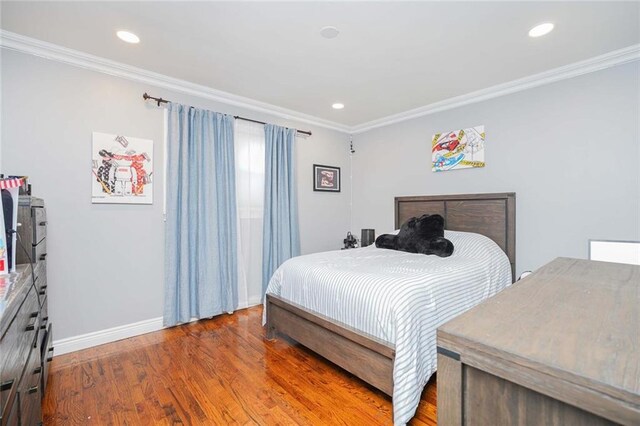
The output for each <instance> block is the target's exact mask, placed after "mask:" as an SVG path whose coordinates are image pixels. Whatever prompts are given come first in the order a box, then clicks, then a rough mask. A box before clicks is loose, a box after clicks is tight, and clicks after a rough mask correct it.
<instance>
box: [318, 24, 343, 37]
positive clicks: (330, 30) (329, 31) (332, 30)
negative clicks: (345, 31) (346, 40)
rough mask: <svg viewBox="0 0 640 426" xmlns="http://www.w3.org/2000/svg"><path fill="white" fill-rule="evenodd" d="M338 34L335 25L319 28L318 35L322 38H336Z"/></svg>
mask: <svg viewBox="0 0 640 426" xmlns="http://www.w3.org/2000/svg"><path fill="white" fill-rule="evenodd" d="M338 34H340V31H339V30H338V29H337V28H336V27H331V26H328V27H322V28H320V35H321V36H322V37H324V38H336V37H338Z"/></svg>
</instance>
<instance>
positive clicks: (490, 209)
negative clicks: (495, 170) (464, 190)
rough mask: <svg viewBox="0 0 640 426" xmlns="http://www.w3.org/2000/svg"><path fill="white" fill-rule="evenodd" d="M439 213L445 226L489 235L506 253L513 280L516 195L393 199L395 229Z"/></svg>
mask: <svg viewBox="0 0 640 426" xmlns="http://www.w3.org/2000/svg"><path fill="white" fill-rule="evenodd" d="M423 214H439V215H441V216H442V217H444V221H445V225H444V227H445V229H448V230H451V231H462V232H475V233H477V234H482V235H485V236H487V237H489V238H491V239H492V240H493V241H494V242H495V243H496V244H497V245H498V246H499V247H500V248H501V249H502V250H503V251H504V252H505V253H506V255H507V257H508V258H509V262H510V263H511V274H512V277H513V278H514V279H515V270H516V269H515V265H516V194H515V193H514V192H504V193H491V194H458V195H421V196H409V197H396V198H395V228H396V229H399V228H400V226H401V225H402V224H403V223H404V222H405V221H406V220H407V219H410V218H411V217H414V216H421V215H423Z"/></svg>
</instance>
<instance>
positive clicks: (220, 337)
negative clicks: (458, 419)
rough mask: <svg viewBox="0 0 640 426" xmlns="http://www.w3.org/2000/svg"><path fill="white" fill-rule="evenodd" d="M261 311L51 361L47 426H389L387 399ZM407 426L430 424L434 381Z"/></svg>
mask: <svg viewBox="0 0 640 426" xmlns="http://www.w3.org/2000/svg"><path fill="white" fill-rule="evenodd" d="M261 318H262V307H255V308H250V309H245V310H242V311H238V312H236V313H234V314H233V315H221V316H219V317H216V318H214V319H211V320H203V321H198V322H195V323H190V324H187V325H183V326H178V327H173V328H170V329H166V330H162V331H158V332H155V333H150V334H146V335H143V336H138V337H134V338H130V339H126V340H122V341H119V342H115V343H110V344H107V345H102V346H99V347H96V348H91V349H87V350H84V351H80V352H75V353H71V354H67V355H62V356H58V357H55V358H54V360H53V362H52V365H51V373H50V376H49V383H48V386H47V393H46V398H45V400H44V401H43V414H44V423H45V425H70V424H78V425H80V424H82V425H84V424H90V425H91V424H93V425H124V424H129V425H138V424H140V425H156V424H201V425H202V424H206V425H254V424H257V425H294V424H297V425H389V424H392V411H391V398H389V397H388V396H386V395H384V394H383V393H382V392H380V391H378V390H375V389H373V388H372V387H370V386H369V385H367V384H365V383H364V382H362V381H360V380H359V379H357V378H356V377H354V376H352V375H351V374H349V373H347V372H345V371H344V370H342V369H340V368H339V367H336V366H335V365H333V364H331V363H330V362H328V361H326V360H324V359H323V358H321V357H319V356H318V355H316V354H314V353H313V352H311V351H309V350H307V349H306V348H304V347H302V346H300V345H297V344H295V343H294V342H293V341H291V340H287V339H285V338H283V337H279V338H278V340H276V341H267V340H264V330H263V328H262V326H261ZM411 424H412V425H435V424H436V383H435V379H432V380H431V382H430V383H429V384H428V385H427V386H426V388H425V391H424V393H423V395H422V401H421V403H420V406H419V408H418V413H417V415H416V417H415V418H414V419H413V420H412V422H411Z"/></svg>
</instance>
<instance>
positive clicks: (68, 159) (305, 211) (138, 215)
mask: <svg viewBox="0 0 640 426" xmlns="http://www.w3.org/2000/svg"><path fill="white" fill-rule="evenodd" d="M0 51H1V54H2V144H1V145H2V147H1V152H2V158H1V159H0V168H1V169H0V170H1V171H2V172H3V173H7V174H24V175H28V176H29V177H30V181H31V183H32V184H33V192H34V195H36V196H38V197H43V198H44V199H45V200H46V202H47V206H48V216H49V224H50V227H49V231H48V232H49V233H48V237H47V247H48V250H49V257H48V259H49V262H48V279H49V289H50V296H49V297H50V299H49V310H50V313H51V318H52V321H53V323H55V327H56V332H55V338H56V339H61V338H66V337H70V336H75V335H79V334H84V333H88V332H93V331H98V330H103V329H106V328H110V327H115V326H119V325H124V324H129V323H132V322H136V321H141V320H146V319H150V318H155V317H159V316H161V315H162V298H163V296H162V295H163V256H164V249H163V247H164V235H163V230H164V223H163V220H162V194H163V190H162V189H163V188H162V163H163V158H162V142H163V113H162V110H161V109H159V108H157V107H155V106H154V105H153V104H152V103H145V102H143V100H142V98H141V95H142V93H143V92H145V91H148V92H150V93H151V94H153V95H155V96H162V97H164V98H168V99H171V100H173V101H176V102H180V103H185V104H188V105H194V106H198V107H203V108H207V109H211V110H214V111H218V112H223V113H227V114H238V115H243V116H247V117H251V118H255V119H259V120H264V121H269V122H272V123H275V124H281V125H289V126H291V127H298V128H300V129H305V130H311V131H313V136H312V137H310V138H308V139H302V138H299V139H298V142H297V146H296V148H297V166H298V170H297V172H298V182H299V186H298V194H299V203H300V227H301V243H302V251H303V253H310V252H316V251H323V250H330V249H336V248H339V247H340V243H341V241H342V238H344V234H345V233H346V231H347V229H348V209H349V188H348V185H343V191H342V192H341V193H339V194H328V193H317V192H313V191H312V185H311V182H312V164H313V163H320V164H330V165H335V166H340V167H342V168H343V173H344V174H345V176H348V137H347V136H346V135H345V134H343V133H340V132H336V131H331V130H327V129H323V128H317V127H314V126H309V125H306V124H299V123H295V122H287V121H285V120H282V119H279V118H276V117H270V116H267V115H264V114H260V113H256V112H253V111H245V110H242V109H239V108H236V107H232V106H229V105H224V104H219V103H215V102H212V101H207V100H203V99H199V98H195V97H189V96H185V95H181V94H177V93H172V92H170V91H167V90H162V89H159V88H154V87H150V86H148V85H143V84H140V83H136V82H132V81H129V80H124V79H120V78H116V77H112V76H109V75H105V74H101V73H97V72H93V71H88V70H84V69H81V68H76V67H72V66H69V65H65V64H61V63H57V62H53V61H49V60H45V59H41V58H37V57H34V56H29V55H25V54H21V53H16V52H11V51H7V50H4V49H2V50H0ZM93 131H99V132H105V133H118V134H124V135H128V136H133V137H141V138H148V139H153V140H154V154H155V160H154V161H155V165H156V166H155V175H156V179H155V184H154V203H153V205H149V206H146V205H139V206H131V205H104V204H103V205H99V204H91V186H90V182H91V181H90V167H91V132H93ZM344 183H345V184H346V181H345V182H344Z"/></svg>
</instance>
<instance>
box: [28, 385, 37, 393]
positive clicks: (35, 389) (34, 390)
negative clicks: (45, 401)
mask: <svg viewBox="0 0 640 426" xmlns="http://www.w3.org/2000/svg"><path fill="white" fill-rule="evenodd" d="M36 392H38V385H36V386H32V387H30V388H29V389H27V393H36Z"/></svg>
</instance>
